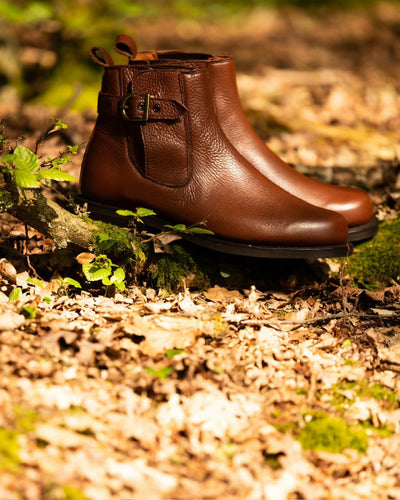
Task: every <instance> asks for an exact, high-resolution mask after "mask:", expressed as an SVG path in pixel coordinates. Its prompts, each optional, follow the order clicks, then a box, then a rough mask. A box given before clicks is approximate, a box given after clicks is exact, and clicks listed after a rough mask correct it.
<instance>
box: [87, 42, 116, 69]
mask: <svg viewBox="0 0 400 500" xmlns="http://www.w3.org/2000/svg"><path fill="white" fill-rule="evenodd" d="M89 55H90V57H91V59H92V60H93V61H94V62H95V63H96V64H99V65H100V66H104V67H106V68H108V67H109V66H113V65H114V61H113V58H112V57H111V56H110V54H109V53H108V52H107V51H106V49H103V48H102V47H92V48H91V49H90V52H89Z"/></svg>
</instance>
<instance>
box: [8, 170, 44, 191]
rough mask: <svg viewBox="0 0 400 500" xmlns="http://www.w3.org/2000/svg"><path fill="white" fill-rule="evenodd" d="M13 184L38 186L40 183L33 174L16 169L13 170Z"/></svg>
mask: <svg viewBox="0 0 400 500" xmlns="http://www.w3.org/2000/svg"><path fill="white" fill-rule="evenodd" d="M14 179H15V184H16V185H17V186H18V187H20V188H31V189H33V188H38V187H40V183H39V181H38V180H37V177H36V175H35V174H32V173H31V172H28V171H27V170H20V169H17V170H15V172H14Z"/></svg>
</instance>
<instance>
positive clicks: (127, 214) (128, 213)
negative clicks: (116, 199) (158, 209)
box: [117, 207, 156, 222]
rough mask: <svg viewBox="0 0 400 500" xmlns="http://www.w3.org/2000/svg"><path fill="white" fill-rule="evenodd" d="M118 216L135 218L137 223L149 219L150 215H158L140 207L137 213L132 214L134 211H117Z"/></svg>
mask: <svg viewBox="0 0 400 500" xmlns="http://www.w3.org/2000/svg"><path fill="white" fill-rule="evenodd" d="M117 214H118V215H122V216H123V217H133V218H134V219H135V220H136V221H137V222H143V221H142V219H141V218H142V217H149V216H150V215H156V213H155V212H154V211H153V210H151V209H149V208H144V207H139V208H137V209H136V212H132V210H117Z"/></svg>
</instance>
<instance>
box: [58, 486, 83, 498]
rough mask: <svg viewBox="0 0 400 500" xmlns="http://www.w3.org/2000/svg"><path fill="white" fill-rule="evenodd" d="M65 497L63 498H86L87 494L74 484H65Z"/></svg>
mask: <svg viewBox="0 0 400 500" xmlns="http://www.w3.org/2000/svg"><path fill="white" fill-rule="evenodd" d="M62 490H63V494H64V497H63V499H62V500H86V496H85V494H84V493H83V492H82V491H81V490H79V489H78V488H74V487H73V486H63V488H62Z"/></svg>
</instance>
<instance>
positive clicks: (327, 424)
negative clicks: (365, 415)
mask: <svg viewBox="0 0 400 500" xmlns="http://www.w3.org/2000/svg"><path fill="white" fill-rule="evenodd" d="M297 439H298V440H299V441H300V443H301V445H302V447H303V448H304V449H305V450H319V451H327V452H330V453H341V452H342V451H343V450H344V449H346V448H354V449H355V450H357V451H358V452H360V453H365V451H366V450H367V447H368V435H367V432H366V430H365V429H364V428H363V427H361V426H359V425H349V424H347V423H346V422H345V421H344V420H343V419H341V418H339V417H331V416H329V415H325V414H318V415H317V416H312V415H311V416H310V420H309V421H308V422H307V423H306V425H305V427H304V428H303V429H302V430H301V431H300V433H299V434H298V436H297Z"/></svg>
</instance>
